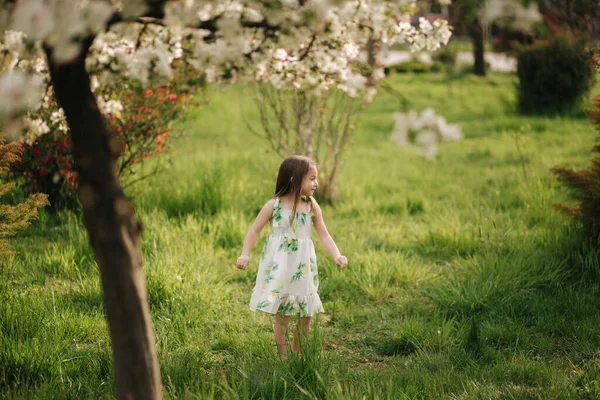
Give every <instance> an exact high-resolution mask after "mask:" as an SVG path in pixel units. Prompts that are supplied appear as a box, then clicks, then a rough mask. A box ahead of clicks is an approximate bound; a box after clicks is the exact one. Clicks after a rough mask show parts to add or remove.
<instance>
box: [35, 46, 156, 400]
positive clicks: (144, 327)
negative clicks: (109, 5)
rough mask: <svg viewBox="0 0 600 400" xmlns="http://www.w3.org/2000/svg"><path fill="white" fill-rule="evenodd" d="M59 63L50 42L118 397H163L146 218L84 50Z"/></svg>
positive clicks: (53, 76)
mask: <svg viewBox="0 0 600 400" xmlns="http://www.w3.org/2000/svg"><path fill="white" fill-rule="evenodd" d="M91 42H92V40H91V39H88V40H87V41H86V42H84V43H83V50H82V52H81V55H80V56H79V57H78V58H76V59H75V60H73V61H71V62H69V63H67V64H61V65H57V64H56V63H54V62H53V58H52V51H51V49H46V55H47V56H48V64H49V67H50V76H51V79H52V84H53V86H54V91H55V93H56V97H57V99H58V102H59V104H60V105H61V107H62V108H63V110H64V112H65V116H66V119H67V122H68V124H69V128H70V132H71V150H72V152H73V156H74V158H75V163H76V168H77V172H78V174H79V198H80V200H81V204H82V205H83V217H84V223H85V227H86V229H87V231H88V235H89V240H90V243H91V245H92V247H93V249H94V252H95V255H96V259H97V261H98V265H99V267H100V275H101V280H102V289H103V293H104V305H105V308H106V314H107V318H108V326H109V331H110V338H111V341H112V351H113V367H114V376H115V385H116V391H117V398H119V399H144V400H146V399H160V398H161V384H160V372H159V368H158V359H157V356H156V349H155V344H154V331H153V327H152V321H151V318H150V310H149V306H148V301H147V290H146V282H145V278H144V275H143V271H142V256H141V250H140V232H141V225H140V223H139V222H138V221H137V219H136V218H135V216H134V213H133V206H132V204H131V203H130V202H129V201H128V200H127V198H126V197H125V195H124V193H123V190H122V188H121V184H120V182H119V176H118V173H117V167H116V160H117V156H118V152H119V148H120V144H119V143H118V141H116V140H113V141H111V139H110V137H109V135H108V132H107V130H106V126H105V122H104V118H103V116H102V114H101V112H100V110H99V109H98V105H97V103H96V99H95V97H94V95H93V94H92V92H91V90H90V80H89V76H88V74H87V72H86V69H85V56H86V54H87V50H88V49H89V46H90V45H91Z"/></svg>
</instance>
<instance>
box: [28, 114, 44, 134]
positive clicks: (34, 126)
mask: <svg viewBox="0 0 600 400" xmlns="http://www.w3.org/2000/svg"><path fill="white" fill-rule="evenodd" d="M27 122H28V125H29V129H30V131H31V132H32V133H33V134H34V135H36V136H41V135H45V134H46V133H48V132H50V128H49V127H48V124H47V123H46V121H44V120H43V119H41V118H36V119H33V120H28V121H27Z"/></svg>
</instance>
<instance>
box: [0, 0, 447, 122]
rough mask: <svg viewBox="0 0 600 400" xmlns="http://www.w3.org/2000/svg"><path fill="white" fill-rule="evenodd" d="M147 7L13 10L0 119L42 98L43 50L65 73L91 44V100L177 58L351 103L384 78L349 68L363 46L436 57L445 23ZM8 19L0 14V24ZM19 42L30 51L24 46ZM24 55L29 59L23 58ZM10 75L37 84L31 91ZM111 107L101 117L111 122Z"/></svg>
mask: <svg viewBox="0 0 600 400" xmlns="http://www.w3.org/2000/svg"><path fill="white" fill-rule="evenodd" d="M149 3H150V2H146V1H143V0H128V1H122V2H116V1H108V0H81V1H76V2H75V1H70V0H20V1H19V2H17V4H16V6H15V7H14V12H13V13H12V15H10V18H9V23H8V25H7V26H4V28H5V29H10V31H6V32H5V34H4V38H3V40H1V41H0V43H2V49H3V50H6V51H5V53H6V54H12V55H11V56H10V57H12V58H13V59H14V60H13V61H12V62H10V63H8V64H7V63H4V64H3V65H10V67H9V68H8V70H7V71H5V75H4V76H3V77H0V91H1V93H3V94H4V93H11V95H10V96H2V99H0V112H1V113H3V114H4V115H5V116H9V117H10V116H11V115H13V114H17V113H18V112H19V110H21V109H22V108H24V107H31V106H33V104H34V103H36V102H39V99H41V98H42V97H43V95H44V93H45V88H44V87H43V84H42V83H43V82H49V79H48V73H47V66H46V65H45V63H44V62H43V59H44V58H43V56H44V54H43V53H44V52H43V51H42V46H41V45H40V43H41V42H43V43H44V46H45V48H46V49H50V54H51V57H52V62H57V63H66V62H70V61H71V60H73V59H74V58H76V57H78V56H81V54H80V53H81V52H82V45H81V44H82V40H84V39H85V38H94V39H95V40H94V41H93V44H92V46H91V48H89V50H87V49H86V51H87V53H86V54H85V56H86V67H87V69H88V71H89V72H90V74H91V75H95V76H96V78H94V79H95V81H94V82H93V86H94V89H96V90H98V88H101V87H102V85H103V84H110V83H112V82H114V81H116V80H117V79H122V78H123V77H125V78H129V79H136V80H139V81H141V82H142V83H147V82H149V80H150V78H151V77H152V76H154V75H160V76H163V77H167V78H169V77H171V76H172V73H173V72H172V69H171V63H172V62H173V61H174V60H176V59H180V58H184V59H185V61H186V62H187V63H188V64H190V65H192V66H194V67H195V68H197V69H198V71H199V72H201V73H205V74H206V77H207V79H208V80H209V81H213V82H225V81H227V82H232V81H234V82H235V81H239V80H247V79H252V80H259V81H264V82H270V83H272V84H273V85H274V86H275V87H278V88H283V87H296V88H309V89H312V90H314V91H316V92H319V91H324V90H328V89H330V88H332V87H338V88H340V89H341V90H344V91H346V92H347V93H348V94H349V95H350V96H357V95H359V93H362V92H364V91H365V89H369V88H370V90H367V91H366V92H367V95H369V96H372V95H373V93H374V85H373V83H374V82H376V81H377V79H381V78H382V77H383V76H384V75H383V70H381V69H375V70H374V71H372V72H371V74H370V76H368V77H366V76H363V75H362V74H361V73H360V72H359V71H358V70H357V68H356V67H355V64H356V63H357V61H358V59H359V54H360V52H361V50H362V48H363V46H364V45H365V43H366V42H367V40H369V39H373V40H375V41H379V42H382V43H389V44H391V43H397V42H404V43H409V44H410V45H411V47H412V49H413V50H421V49H426V50H436V49H438V48H439V47H440V46H441V45H444V44H446V43H447V42H448V40H449V38H450V29H449V27H448V25H447V23H446V21H444V20H436V21H434V22H433V23H431V22H430V21H428V20H426V19H421V20H420V21H419V26H418V27H415V26H413V25H411V23H410V21H411V19H410V16H411V14H414V12H415V11H416V5H415V1H414V0H398V1H395V2H390V1H382V0H379V1H377V0H352V1H343V0H311V1H308V2H299V1H298V0H282V1H276V2H257V1H248V2H241V1H239V0H231V1H227V2H222V1H216V0H213V1H195V0H179V1H169V2H167V3H166V5H165V6H164V15H161V14H160V12H162V11H160V12H159V13H158V14H157V13H156V12H155V13H152V14H149V16H144V15H143V14H144V13H146V12H148V11H150V9H149V6H148V5H147V4H149ZM5 7H7V6H5ZM7 10H8V8H2V7H0V13H3V14H2V15H3V16H6V15H7ZM154 11H156V10H154ZM2 20H3V19H2V18H0V21H2ZM109 21H112V22H111V24H110V26H108V27H107V24H108V23H109ZM115 21H120V22H118V23H116V22H115ZM107 28H108V30H107ZM24 41H28V42H31V43H35V44H34V46H33V47H32V46H24ZM24 47H26V48H28V49H33V50H32V51H29V50H28V51H26V52H24V51H23V48H24ZM25 53H27V54H25ZM25 56H28V57H29V58H28V59H26V58H27V57H25ZM17 70H21V71H24V73H26V74H30V75H38V76H40V77H41V78H38V80H37V81H35V80H32V79H29V78H28V77H27V76H26V75H24V74H23V73H21V72H18V71H17ZM36 93H37V95H36ZM8 99H10V101H9V100H8ZM111 107H112V106H111ZM111 107H109V108H105V111H108V110H110V112H114V111H115V108H111Z"/></svg>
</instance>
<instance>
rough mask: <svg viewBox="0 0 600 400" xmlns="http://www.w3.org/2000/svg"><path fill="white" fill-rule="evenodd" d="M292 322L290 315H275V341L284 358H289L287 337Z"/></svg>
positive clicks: (280, 355) (280, 354)
mask: <svg viewBox="0 0 600 400" xmlns="http://www.w3.org/2000/svg"><path fill="white" fill-rule="evenodd" d="M289 323H290V317H289V315H282V314H281V313H277V314H276V315H275V329H274V330H275V343H276V344H277V352H278V353H279V357H280V358H281V359H282V360H285V359H286V358H287V343H288V342H287V338H288V325H289Z"/></svg>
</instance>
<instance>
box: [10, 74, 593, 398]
mask: <svg viewBox="0 0 600 400" xmlns="http://www.w3.org/2000/svg"><path fill="white" fill-rule="evenodd" d="M387 81H388V83H389V84H390V86H391V87H393V88H395V89H396V90H398V91H400V92H401V93H403V95H404V96H406V98H408V99H409V101H410V102H411V104H412V107H413V108H414V109H417V110H421V109H423V108H424V107H433V108H434V109H435V110H436V111H437V112H438V113H439V114H441V115H443V116H445V117H446V119H447V120H448V121H449V122H450V123H459V124H460V125H461V126H462V128H463V132H464V135H465V138H464V140H462V141H460V142H455V143H448V144H442V145H440V154H439V156H438V157H437V158H436V159H435V160H432V161H429V160H426V159H424V158H422V157H420V156H419V155H418V154H417V153H416V151H414V150H400V149H398V148H397V147H396V146H395V145H394V144H393V142H391V141H390V139H389V135H390V131H391V128H392V124H393V119H392V113H393V112H394V111H398V110H399V108H400V104H401V103H400V100H399V99H398V98H397V97H395V96H394V95H393V94H391V93H390V92H386V91H382V92H381V93H380V94H379V95H378V97H377V98H376V100H375V101H374V102H373V103H372V104H371V105H369V106H368V107H367V108H366V110H365V112H364V115H363V117H362V118H361V122H360V125H359V126H358V129H357V132H356V134H355V136H354V138H353V142H352V143H351V144H350V145H349V147H348V151H347V153H346V156H345V159H344V162H343V165H342V169H341V174H340V177H339V180H338V204H337V205H336V207H335V208H334V207H331V206H323V211H324V216H325V220H326V222H327V226H328V228H329V231H330V233H331V234H332V236H333V238H334V239H335V240H336V242H337V244H338V246H339V247H340V249H341V250H342V252H343V253H344V254H345V255H347V256H348V259H349V262H350V264H349V267H348V268H347V269H346V270H345V271H343V272H340V271H339V270H338V269H337V267H336V266H335V265H334V263H333V261H332V260H331V259H329V258H328V256H327V255H326V253H325V251H324V250H323V249H322V247H321V246H320V245H319V244H318V243H316V247H317V257H318V262H319V271H320V282H321V286H320V288H319V292H320V295H321V299H322V300H323V303H324V308H325V313H324V314H321V315H320V316H319V318H318V319H317V321H316V323H315V325H314V329H313V335H312V336H311V338H310V342H309V344H308V347H307V349H306V352H305V356H304V357H302V358H299V359H296V358H294V359H291V360H290V361H288V362H282V361H279V360H278V358H277V356H276V349H275V346H274V340H273V337H272V335H273V333H272V323H273V320H272V318H271V317H269V316H267V315H262V314H256V313H252V312H251V311H249V310H248V301H249V297H250V294H251V291H252V287H253V285H254V279H255V273H256V267H257V260H258V256H259V253H260V247H261V246H262V241H263V240H264V238H265V237H266V235H267V234H268V232H267V230H268V229H265V230H264V231H263V235H262V236H263V237H262V239H261V241H260V242H259V243H258V244H257V245H256V246H255V249H254V251H253V257H252V258H253V263H252V264H251V267H250V268H248V270H247V271H246V272H241V271H238V270H236V269H235V266H234V264H235V259H236V258H237V256H238V255H239V252H240V251H241V245H242V241H243V238H244V235H245V233H246V231H247V229H248V227H249V226H250V224H251V223H252V221H253V218H254V217H255V215H256V213H257V212H258V210H259V209H260V207H261V206H262V205H263V204H264V202H265V201H266V200H267V199H268V198H269V197H270V196H272V193H273V190H274V186H275V177H276V173H277V168H278V166H279V163H280V162H281V158H280V157H279V156H278V155H277V154H276V153H274V152H272V151H267V150H266V146H265V142H264V140H262V139H261V138H259V137H257V136H254V135H252V134H251V133H249V130H248V129H247V127H246V125H245V123H244V118H242V115H244V117H245V118H246V119H248V120H249V121H250V123H255V124H256V123H257V121H258V117H257V114H256V111H255V110H254V109H253V107H252V101H253V100H252V97H251V94H250V93H249V91H248V90H247V89H245V88H241V87H232V88H229V89H226V90H223V91H220V90H216V89H208V91H207V93H205V96H206V98H208V99H210V102H209V104H208V105H204V106H202V107H198V108H197V109H194V110H193V111H192V112H190V113H189V115H187V116H186V118H185V119H183V120H182V121H178V123H177V124H178V126H179V127H181V128H182V129H183V130H184V131H185V132H186V135H185V136H184V137H183V138H182V139H180V140H179V141H178V142H176V143H175V144H174V147H175V150H174V151H175V153H174V164H173V165H172V166H171V167H170V168H169V169H167V170H166V171H165V172H164V173H163V174H162V175H160V176H157V177H154V178H152V179H151V180H150V181H148V182H147V184H146V185H145V186H143V187H140V188H138V189H137V191H136V192H135V193H132V195H133V199H134V202H135V204H136V209H137V215H138V217H139V219H140V220H141V221H142V223H143V225H144V228H145V229H144V232H143V241H142V251H143V256H144V270H145V273H146V276H147V280H148V290H149V301H150V305H151V310H152V318H153V322H154V327H155V331H156V340H157V348H158V353H159V359H160V363H161V372H162V381H163V385H164V388H165V397H166V398H185V399H196V398H198V399H210V398H227V399H229V398H231V399H237V398H243V399H246V398H256V399H258V398H268V399H284V398H288V399H294V398H314V399H321V398H327V399H363V398H364V399H403V398H405V399H441V398H450V399H538V398H541V399H549V398H560V399H585V398H589V399H594V398H597V397H598V396H600V364H599V362H598V360H599V350H600V301H599V300H598V299H599V296H600V285H599V284H598V277H600V265H599V262H598V253H597V252H596V251H594V250H590V249H587V248H586V247H585V246H583V245H582V243H583V237H582V234H581V233H580V227H579V226H578V225H577V224H575V223H573V222H571V221H569V220H568V219H567V218H566V217H564V216H563V215H561V214H560V213H558V212H556V211H554V210H553V209H552V204H553V203H557V202H565V201H568V194H567V192H566V190H565V189H563V188H562V187H561V186H559V185H558V184H557V182H556V179H555V178H554V177H553V175H552V173H551V172H550V168H552V167H553V166H557V165H566V166H573V167H584V166H587V165H588V164H589V161H590V159H591V153H590V150H591V148H592V146H593V144H594V143H595V140H596V137H597V132H596V131H595V130H594V128H593V127H592V125H591V124H590V123H589V122H588V120H587V119H586V118H579V119H576V118H561V117H556V118H545V117H523V116H519V115H517V114H516V112H515V108H516V105H515V97H516V93H515V89H514V85H515V83H516V80H515V77H514V76H510V75H492V76H490V77H488V78H486V79H479V78H476V77H471V76H467V77H463V78H461V79H460V80H455V81H453V82H452V83H451V84H448V83H447V82H446V81H445V80H444V77H443V76H442V75H402V76H400V75H397V76H392V77H390V78H388V80H387ZM595 91H596V93H598V92H599V88H598V87H596V89H595ZM314 239H315V241H316V236H315V237H314ZM14 248H15V250H17V252H18V253H17V255H16V256H14V257H13V258H10V259H7V260H2V262H1V264H0V267H1V269H0V398H77V399H79V398H111V397H113V393H114V387H113V380H112V366H111V350H110V341H109V336H108V331H107V326H106V323H105V320H104V310H103V305H102V295H101V292H100V283H99V274H98V269H97V265H96V263H95V261H94V257H93V254H92V252H91V249H90V247H89V245H88V243H87V237H86V233H85V230H84V229H83V227H82V223H81V221H80V220H79V217H78V216H77V215H75V214H73V213H68V212H67V213H61V214H58V215H55V216H50V215H47V214H44V215H42V217H41V218H40V220H39V221H36V222H35V223H34V224H33V225H32V227H30V228H29V229H28V230H27V231H25V232H24V233H23V234H21V235H20V236H19V237H18V238H17V239H16V240H15V241H14Z"/></svg>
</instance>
